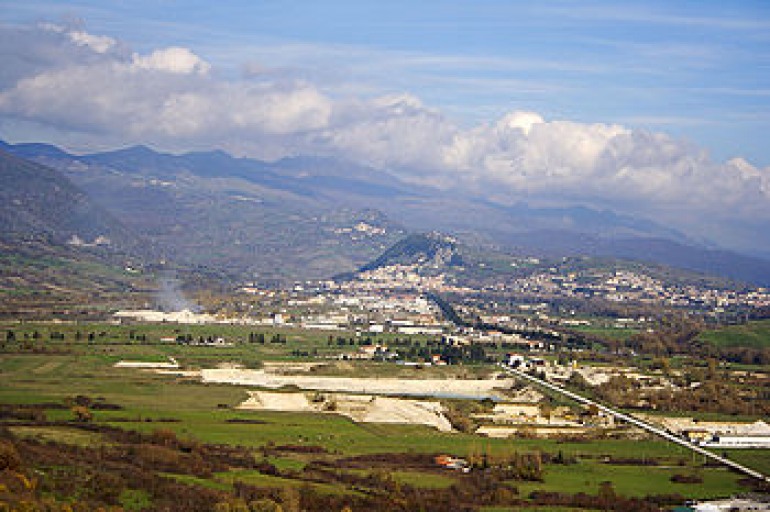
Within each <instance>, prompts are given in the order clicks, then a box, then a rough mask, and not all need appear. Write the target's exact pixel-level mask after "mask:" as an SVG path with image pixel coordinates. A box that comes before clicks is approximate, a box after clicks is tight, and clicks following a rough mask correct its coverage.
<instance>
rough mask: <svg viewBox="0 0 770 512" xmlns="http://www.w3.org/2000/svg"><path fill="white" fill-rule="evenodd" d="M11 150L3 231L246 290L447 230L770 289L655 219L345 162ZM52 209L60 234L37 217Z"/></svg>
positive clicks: (733, 261) (342, 266) (485, 242)
mask: <svg viewBox="0 0 770 512" xmlns="http://www.w3.org/2000/svg"><path fill="white" fill-rule="evenodd" d="M0 150H4V151H5V152H7V153H11V154H13V155H15V156H10V155H8V154H7V153H4V154H3V157H2V160H0V162H2V166H3V167H2V171H3V174H4V175H3V180H4V183H12V184H13V186H12V187H4V189H6V190H7V189H9V188H10V189H11V190H13V191H14V192H7V191H6V192H5V193H4V195H3V196H2V199H3V202H4V208H3V209H2V210H0V215H2V217H0V220H1V221H2V227H3V231H9V230H11V231H18V232H24V231H25V230H27V231H28V232H45V233H48V234H50V235H52V236H55V238H56V239H57V240H58V241H60V242H61V241H63V240H67V241H72V240H73V236H74V237H75V238H74V240H75V241H76V242H77V241H78V240H80V242H81V243H84V244H92V243H94V242H95V241H96V240H97V239H98V237H99V236H104V237H105V238H108V239H109V241H110V243H111V244H113V245H114V246H122V247H131V248H132V250H136V249H138V250H140V251H141V250H144V251H145V253H146V254H147V255H149V257H151V258H155V259H163V260H168V261H174V262H178V263H180V264H186V265H204V266H208V267H212V268H218V269H222V270H223V271H225V272H227V273H229V274H231V275H233V276H237V277H239V278H241V279H252V280H255V281H260V280H281V281H291V280H299V279H306V278H325V277H329V276H332V275H336V274H339V273H343V272H349V271H353V270H356V269H359V268H361V267H365V266H366V265H367V263H370V262H375V261H376V260H377V258H378V256H380V255H382V254H383V253H384V252H386V251H387V250H388V249H389V248H391V250H395V249H392V247H393V246H394V244H397V243H398V242H399V241H400V240H402V239H403V238H404V237H405V236H406V235H408V234H409V233H415V232H424V231H440V232H443V233H447V234H451V235H452V236H453V237H455V238H456V239H457V240H459V241H461V242H462V243H463V244H465V245H467V246H470V247H474V248H476V249H477V250H482V251H483V250H486V251H495V252H500V253H504V254H518V255H533V256H552V257H559V256H574V255H588V256H600V257H618V258H628V259H635V260H643V261H652V262H655V263H659V264H664V265H671V266H674V267H680V268H684V269H688V270H693V271H699V272H704V273H710V274H717V275H720V276H724V277H728V278H731V279H735V280H740V281H745V282H749V283H754V284H770V261H767V260H764V259H761V258H756V257H751V256H745V255H742V254H738V253H735V252H732V251H730V250H729V248H717V247H714V246H707V245H704V244H702V243H698V242H695V241H693V240H691V239H689V238H688V237H687V235H686V234H684V233H681V232H678V231H676V230H674V229H671V228H669V227H666V226H662V225H659V224H656V223H655V222H652V221H649V220H646V219H639V218H634V217H630V216H627V215H619V214H616V213H614V212H612V211H607V210H603V211H600V210H594V209H591V208H586V207H582V206H569V207H561V208H533V207H530V206H528V205H527V204H526V203H525V202H520V203H518V204H516V205H514V206H506V205H500V204H496V203H491V202H489V201H486V200H482V199H480V198H475V197H473V195H472V194H470V193H469V194H463V195H461V194H457V193H456V192H446V191H442V190H439V189H436V188H432V187H429V186H426V185H422V186H415V185H413V184H410V183H406V182H404V181H402V180H400V179H399V178H397V177H396V176H394V175H392V174H391V173H389V172H388V171H387V170H383V169H375V168H371V167H366V166H362V165H358V164H354V163H350V162H345V161H340V160H337V159H333V158H319V157H304V156H298V157H293V158H286V159H282V160H278V161H275V162H265V161H259V160H254V159H248V158H236V157H233V156H231V155H228V154H227V153H224V152H222V151H212V152H198V153H185V154H180V155H173V154H167V153H160V152H157V151H154V150H152V149H150V148H148V147H144V146H136V147H130V148H126V149H121V150H117V151H110V152H104V153H95V154H87V155H74V154H71V153H68V152H65V151H63V150H61V149H59V148H56V147H54V146H50V145H46V144H6V143H0ZM11 168H14V169H16V168H18V169H20V171H11V170H9V169H11ZM22 171H24V172H22ZM52 173H55V174H52ZM8 180H12V181H8ZM63 180H66V181H63ZM44 182H45V183H48V184H49V185H50V184H55V186H53V187H52V188H51V187H49V188H46V187H45V186H44V185H43V183H44ZM17 184H18V185H17ZM22 190H23V191H24V192H23V193H22V194H21V196H24V197H29V198H32V197H33V196H34V194H33V191H35V190H38V191H39V192H40V194H38V195H39V196H40V197H38V198H37V199H38V200H39V203H38V210H34V208H32V209H31V210H30V209H28V208H26V207H25V208H19V206H20V205H19V204H16V203H14V202H13V201H14V200H16V201H18V200H20V199H19V197H17V196H18V195H19V194H18V193H16V191H22ZM62 191H64V192H66V194H64V195H62V193H63V192H62ZM35 197H37V196H35ZM40 204H45V205H46V207H45V208H44V209H43V210H44V211H49V213H50V217H51V218H50V219H48V221H45V222H43V221H40V220H39V217H35V211H37V212H38V214H39V213H40V206H39V205H40ZM78 205H79V206H78ZM76 206H77V207H76ZM59 211H61V213H56V212H59ZM84 218H88V219H91V221H90V222H88V223H83V221H82V219H84ZM78 219H81V220H78ZM102 241H103V239H102Z"/></svg>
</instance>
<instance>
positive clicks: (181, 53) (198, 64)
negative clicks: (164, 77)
mask: <svg viewBox="0 0 770 512" xmlns="http://www.w3.org/2000/svg"><path fill="white" fill-rule="evenodd" d="M131 65H132V68H133V69H149V70H155V71H167V72H169V73H180V74H190V73H198V74H201V75H205V74H206V73H208V72H209V70H210V69H211V65H210V64H209V63H208V62H206V61H204V60H203V59H201V58H200V57H198V56H197V55H195V54H194V53H193V52H191V51H190V50H189V49H187V48H180V47H172V48H164V49H162V50H155V51H154V52H152V53H151V54H150V55H139V54H136V53H135V54H134V55H133V57H132V62H131Z"/></svg>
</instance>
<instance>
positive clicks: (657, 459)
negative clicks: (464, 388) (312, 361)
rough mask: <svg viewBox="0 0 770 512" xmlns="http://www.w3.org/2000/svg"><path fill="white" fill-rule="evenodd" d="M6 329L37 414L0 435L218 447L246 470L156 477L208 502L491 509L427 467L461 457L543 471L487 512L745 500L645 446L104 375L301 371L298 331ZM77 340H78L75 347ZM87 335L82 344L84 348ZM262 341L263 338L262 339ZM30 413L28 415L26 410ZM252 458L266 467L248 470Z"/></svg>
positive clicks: (662, 450)
mask: <svg viewBox="0 0 770 512" xmlns="http://www.w3.org/2000/svg"><path fill="white" fill-rule="evenodd" d="M9 329H11V330H13V331H14V333H15V337H16V339H15V340H14V341H12V342H9V341H7V340H6V343H5V344H4V348H3V350H4V352H0V376H1V382H2V383H1V384H0V404H5V405H4V406H3V407H5V408H6V409H7V408H9V407H16V409H19V410H33V409H34V410H36V411H42V414H43V415H44V418H42V419H41V418H40V417H38V418H37V419H36V420H35V421H18V419H13V418H10V419H9V418H6V419H3V420H2V421H3V422H4V423H5V424H6V427H8V430H7V431H6V433H5V434H3V435H12V436H13V437H14V438H15V439H23V440H28V441H30V442H33V441H34V440H39V441H41V442H44V443H49V444H50V443H53V444H54V445H56V444H57V443H58V444H60V445H62V446H73V447H77V448H78V449H81V450H86V449H89V447H90V449H92V448H93V447H95V446H100V445H104V446H122V445H121V444H120V443H124V442H125V441H116V440H115V436H117V435H118V434H116V432H120V431H135V432H138V433H141V434H143V435H145V436H147V437H146V438H145V439H147V440H149V441H147V440H146V441H142V442H143V443H145V444H142V445H138V446H145V445H146V444H147V443H152V442H155V441H152V439H154V437H153V436H157V435H158V432H166V433H167V434H165V435H172V436H175V438H177V439H179V440H183V441H179V444H180V446H181V445H184V444H185V443H193V445H195V446H197V445H196V444H195V443H202V444H203V445H204V448H201V449H202V450H204V451H205V450H209V451H212V453H217V452H216V450H217V449H216V448H214V447H216V446H228V447H232V448H231V449H232V450H236V451H237V450H240V451H243V452H245V453H249V454H251V455H249V458H250V459H251V462H248V463H243V462H241V463H239V464H232V463H231V464H230V466H229V469H228V468H227V467H218V468H215V469H216V471H212V472H210V473H207V472H198V473H195V472H187V473H186V472H182V471H181V470H179V469H177V470H174V471H165V472H164V473H163V474H161V475H160V476H161V477H163V478H167V479H170V480H169V482H176V483H177V484H180V485H181V484H183V485H186V486H191V487H192V488H194V489H200V491H199V492H201V493H203V492H210V493H218V494H216V495H217V496H220V498H221V499H225V497H227V496H231V495H232V494H237V492H241V491H238V489H241V488H242V485H246V486H248V488H249V489H252V488H253V489H294V490H295V492H297V493H299V494H302V492H305V493H306V494H307V495H311V494H312V495H313V496H315V498H314V499H316V500H319V499H322V498H319V496H327V497H330V498H328V499H334V500H342V501H344V500H348V501H344V502H345V503H348V504H353V503H359V502H360V503H364V502H366V500H384V499H390V498H387V497H388V496H390V494H382V495H381V494H380V493H378V492H377V489H380V488H387V489H390V488H393V489H401V491H399V492H405V493H407V494H406V497H405V498H404V499H407V500H409V499H414V500H417V499H424V498H425V497H426V496H432V498H431V499H438V498H436V497H437V496H442V494H437V493H444V494H443V495H447V496H448V495H450V494H451V495H452V496H454V495H457V496H460V497H462V499H466V500H471V501H470V503H475V504H476V505H478V506H481V505H482V504H484V503H486V502H487V501H485V500H489V499H492V498H487V497H483V498H482V497H481V494H479V493H480V492H481V491H479V490H478V489H479V488H480V487H479V486H480V484H479V482H478V481H477V480H476V479H480V478H490V477H488V476H483V475H486V473H483V472H478V473H476V472H471V473H470V474H467V475H466V474H462V473H460V472H457V471H449V470H443V469H440V468H437V467H436V466H435V465H434V464H433V463H432V457H433V456H434V455H437V454H451V455H454V456H460V457H465V458H468V459H469V460H473V459H474V458H475V459H479V460H481V459H482V458H483V459H484V460H488V461H490V462H489V463H490V464H493V465H494V461H502V460H519V459H518V458H520V457H522V456H525V455H526V456H527V457H529V456H532V457H536V458H537V460H538V461H542V468H543V469H542V476H541V478H542V481H533V480H527V479H523V480H522V479H521V477H515V476H512V474H508V473H505V472H499V479H498V480H495V484H494V485H495V486H497V487H495V488H496V489H497V491H495V493H496V494H495V493H493V495H494V496H497V498H494V499H497V500H498V501H497V502H495V503H498V504H500V505H504V504H505V503H510V504H514V503H515V504H517V506H525V505H526V506H531V507H536V506H537V505H538V503H537V502H536V501H531V500H530V498H529V496H530V495H531V494H532V493H533V492H535V491H548V492H561V493H588V494H591V495H595V494H596V493H597V492H598V489H599V486H600V484H601V483H602V482H611V483H612V486H613V488H614V491H615V492H616V493H617V494H618V495H620V496H625V497H629V498H633V497H636V498H639V497H645V496H650V495H660V494H678V495H681V496H682V497H686V498H700V497H722V496H729V495H731V494H734V493H736V492H740V491H742V490H745V488H744V487H742V486H741V484H740V482H739V481H740V480H741V478H740V476H739V475H736V474H733V473H730V472H728V471H725V470H723V469H721V468H712V467H701V463H702V461H700V460H697V459H694V458H693V457H692V456H691V455H690V454H689V452H687V451H685V450H684V449H683V448H680V447H676V446H672V445H670V444H667V443H664V442H661V441H657V440H650V439H645V440H623V439H602V440H593V441H571V442H567V441H557V440H538V439H527V438H516V439H509V440H506V439H487V438H482V437H478V436H474V435H470V434H461V433H440V432H438V431H436V430H434V429H431V428H428V427H424V426H416V425H393V424H363V423H362V424H357V423H354V422H352V421H351V420H349V419H347V418H344V417H342V416H338V415H334V414H308V413H287V412H270V411H239V410H234V409H233V407H234V406H236V405H238V404H239V403H240V402H242V401H243V400H244V399H246V398H247V392H246V391H247V388H242V387H238V386H229V385H213V384H201V383H199V382H197V381H196V380H195V379H191V378H188V377H178V376H169V375H158V374H154V373H150V372H146V371H141V370H136V369H129V368H114V367H113V365H114V363H115V362H117V361H119V360H123V359H131V360H144V361H165V360H166V358H167V357H168V356H172V357H175V358H176V359H177V360H178V361H179V362H180V363H181V364H182V365H183V366H186V367H193V368H200V367H210V366H213V365H216V364H221V363H224V362H228V363H235V362H238V363H242V364H245V365H246V366H249V367H258V366H260V365H261V364H263V363H264V361H266V360H284V361H286V360H302V358H296V357H293V356H292V351H295V350H303V351H307V350H314V349H317V350H319V351H325V350H329V348H330V347H329V346H328V340H327V338H326V337H325V335H321V336H319V335H317V334H312V333H303V332H300V331H297V332H291V333H289V335H288V336H287V338H288V339H287V341H286V343H273V344H271V343H269V342H267V343H265V344H264V345H262V344H259V343H256V344H254V343H248V336H249V329H247V328H244V327H232V326H207V327H203V326H200V327H197V326H196V327H184V328H178V327H175V326H169V325H135V326H114V325H80V326H76V325H67V324H58V325H57V324H24V325H21V324H8V325H5V326H3V331H0V332H5V331H7V330H9ZM176 329H178V330H179V331H180V332H183V333H184V334H187V333H190V334H192V335H193V336H196V337H197V336H204V337H205V336H209V335H211V336H213V335H224V336H229V337H232V339H237V340H241V341H242V342H241V343H237V344H235V345H234V346H232V347H202V346H186V345H179V344H176V343H161V342H159V341H157V340H159V339H160V337H162V336H169V335H172V334H174V333H175V330H176ZM78 331H80V332H81V336H80V339H75V336H76V334H75V333H76V332H78ZM35 332H37V335H36V336H35V337H33V333H35ZM52 332H54V333H59V334H63V335H64V340H61V339H58V338H57V339H54V340H51V339H50V337H51V333H52ZM281 332H282V333H283V334H286V331H281ZM89 333H94V337H93V339H92V340H90V341H89V340H88V334H89ZM265 333H266V335H267V338H268V339H269V338H270V336H272V335H273V334H274V332H273V331H265ZM25 334H26V335H27V336H26V338H27V339H26V340H25ZM55 337H56V336H55ZM350 364H352V363H350ZM393 368H394V367H393V365H392V364H388V363H366V364H365V365H364V366H362V369H361V372H362V373H365V374H370V375H371V374H381V375H384V374H387V373H388V372H389V371H390V372H392V371H393ZM460 368H461V367H455V368H447V369H446V370H445V371H447V372H449V375H455V376H456V375H458V372H460V371H462V372H470V374H471V375H473V374H476V373H483V372H482V369H481V368H476V369H474V368H473V367H470V368H467V369H460ZM335 371H340V370H339V369H337V370H335ZM402 371H404V372H407V373H405V374H404V375H403V376H404V377H408V371H411V372H414V373H415V374H419V375H420V376H424V375H425V374H424V373H423V372H425V371H427V372H429V373H430V374H431V375H433V376H438V372H440V371H442V369H439V368H431V369H428V368H426V369H424V370H420V371H418V370H408V371H407V370H402ZM78 396H80V397H81V399H80V400H81V401H82V397H87V404H89V407H90V410H89V411H88V412H89V414H90V415H91V417H90V418H89V421H87V422H86V423H83V422H77V421H74V420H75V419H76V417H77V416H76V407H73V406H76V404H78V403H79V402H78V400H79V399H78V398H76V397H78ZM34 404H40V405H39V406H38V407H36V408H35V407H32V408H30V406H32V405H34ZM98 404H101V405H98ZM86 427H88V428H86ZM100 429H107V430H104V431H103V432H102V430H100ZM110 429H113V430H110ZM114 429H119V430H114ZM118 437H119V436H118ZM34 442H36V441H34ZM174 443H177V441H174ZM132 446H133V445H132ZM164 446H165V445H164ZM206 447H210V448H206ZM62 449H64V448H62ZM73 449H75V448H73ZM137 449H139V448H132V450H137ZM164 449H165V448H164ZM158 450H160V448H158ZM238 453H241V452H238ZM212 457H213V459H212V460H214V459H216V457H214V456H212ZM731 457H734V458H735V459H736V460H742V461H745V462H746V463H747V464H749V465H753V466H754V467H757V469H760V470H764V471H767V470H768V469H770V468H767V461H768V460H770V457H768V454H767V451H757V450H753V451H741V452H740V453H738V451H735V452H734V453H731ZM228 460H229V459H228ZM239 460H240V459H239ZM260 460H261V461H263V463H266V465H265V464H263V466H260V467H252V465H253V464H256V462H255V461H257V462H258V461H260ZM526 460H529V459H526ZM532 460H534V459H532ZM554 460H566V461H568V462H567V463H556V462H554ZM618 461H619V462H618ZM537 464H538V465H539V464H540V462H538V463H537ZM640 464H644V465H640ZM647 464H654V465H653V466H650V465H647ZM264 467H268V468H270V467H272V468H273V469H269V470H265V469H264ZM494 474H497V473H494ZM674 474H697V475H699V477H700V478H702V482H700V483H690V484H681V483H673V482H672V481H671V477H672V476H673V475H674ZM506 475H507V476H506ZM496 478H497V477H496ZM168 485H171V484H168ZM489 485H492V484H489ZM308 486H309V490H307V489H306V488H308ZM466 488H467V489H475V490H474V491H473V492H475V493H476V494H472V493H471V494H463V492H465V491H463V489H466ZM303 489H304V491H303ZM404 489H406V490H404ZM409 489H411V490H409ZM128 490H129V491H132V492H133V491H140V490H139V489H128ZM300 491H302V492H300ZM407 491H408V492H407ZM126 492H128V491H126ZM196 492H197V491H196ZM254 492H257V491H254ZM260 492H261V491H260ZM265 492H267V491H265ZM287 492H288V491H287ZM468 492H469V493H470V492H471V491H468ZM490 492H491V491H490ZM143 493H144V494H143ZM148 493H149V491H141V492H139V494H136V492H134V493H133V494H132V493H131V492H128V494H125V493H123V494H121V495H120V496H122V498H121V500H122V501H121V503H123V504H124V506H126V503H129V502H131V503H133V502H132V501H131V500H134V501H136V502H137V503H139V505H131V506H133V507H134V508H133V510H141V509H142V507H145V508H147V509H151V508H152V507H151V505H148V503H155V505H157V503H158V502H157V499H158V498H157V497H156V498H154V499H155V500H156V501H155V502H153V498H152V496H150V494H148ZM313 493H315V494H313ZM409 493H412V494H409ZM458 493H459V494H458ZM474 496H475V497H474ZM484 496H486V495H484ZM129 498H131V499H129ZM116 499H117V498H116ZM227 499H229V498H227ZM323 499H326V498H323ZM453 499H460V498H453ZM276 500H278V498H276ZM287 500H288V498H287ZM356 500H359V501H356ZM506 500H507V501H506ZM279 501H280V500H279ZM342 501H340V503H342ZM286 503H288V501H287V502H286ZM335 503H337V502H335ZM366 503H369V502H366ZM377 503H379V502H377ZM372 506H374V505H372ZM148 507H149V508H148ZM504 509H505V508H502V509H501V510H504ZM437 510H440V509H437ZM489 510H492V509H489ZM542 510H548V508H542Z"/></svg>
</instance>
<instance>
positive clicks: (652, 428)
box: [500, 363, 770, 482]
mask: <svg viewBox="0 0 770 512" xmlns="http://www.w3.org/2000/svg"><path fill="white" fill-rule="evenodd" d="M500 367H501V368H502V369H503V370H505V371H506V372H508V373H511V374H513V375H515V376H517V377H521V378H522V379H526V380H529V381H531V382H533V383H535V384H537V385H538V386H543V387H545V388H547V389H550V390H551V391H555V392H557V393H560V394H562V395H564V396H567V397H569V398H571V399H572V400H575V401H576V402H580V403H582V404H585V405H593V406H595V407H597V408H598V409H599V410H600V411H603V412H605V413H607V414H610V415H612V416H614V417H615V418H617V419H619V420H622V421H625V422H627V423H631V424H632V425H636V426H637V427H639V428H642V429H644V430H646V431H647V432H650V433H652V434H655V435H657V436H660V437H662V438H664V439H666V440H667V441H671V442H672V443H676V444H678V445H681V446H684V447H685V448H687V449H689V450H692V451H694V452H696V453H699V454H701V455H704V456H706V457H708V458H710V459H713V460H715V461H717V462H719V463H721V464H724V465H725V466H728V467H730V468H731V469H734V470H736V471H739V472H741V473H744V474H746V475H749V476H751V477H753V478H758V479H760V480H764V481H766V482H770V477H768V476H766V475H763V474H762V473H760V472H759V471H756V470H754V469H751V468H747V467H746V466H743V465H741V464H738V463H737V462H734V461H732V460H730V459H726V458H724V457H720V456H719V455H717V454H715V453H712V452H710V451H708V450H706V449H704V448H702V447H700V446H697V445H694V444H692V443H690V442H688V441H686V440H684V439H682V438H681V437H678V436H675V435H674V434H671V433H670V432H666V431H665V430H662V429H660V428H658V427H655V426H654V425H651V424H649V423H647V422H644V421H641V420H639V419H637V418H634V417H633V416H629V415H628V414H625V413H622V412H620V411H616V410H614V409H610V408H609V407H607V406H606V405H602V404H600V403H598V402H595V401H593V400H590V399H588V398H585V397H583V396H580V395H578V394H577V393H573V392H572V391H569V390H567V389H564V388H562V387H560V386H557V385H555V384H551V383H550V382H546V381H544V380H542V379H538V378H537V377H533V376H532V375H528V374H526V373H524V372H522V371H521V370H517V369H515V368H511V367H510V366H507V365H505V364H502V363H501V364H500Z"/></svg>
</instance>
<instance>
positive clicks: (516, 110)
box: [0, 0, 770, 254]
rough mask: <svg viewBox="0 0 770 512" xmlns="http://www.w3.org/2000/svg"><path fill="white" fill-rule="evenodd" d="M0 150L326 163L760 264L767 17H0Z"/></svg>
mask: <svg viewBox="0 0 770 512" xmlns="http://www.w3.org/2000/svg"><path fill="white" fill-rule="evenodd" d="M0 56H2V62H3V66H2V68H0V138H3V139H4V140H7V141H11V142H20V141H43V142H51V143H55V144H57V145H60V146H62V147H64V148H66V149H69V150H72V151H80V152H88V151H98V150H105V149H111V148H115V147H123V146H127V145H131V144H147V145H149V146H152V147H154V148H156V149H160V150H168V151H175V152H182V151H188V150H200V149H213V148H218V149H224V150H226V151H228V152H231V153H233V154H235V155H239V156H252V157H256V158H263V159H276V158H280V157H283V156H287V155H296V154H322V155H332V156H339V157H343V158H346V159H350V160H354V161H358V162H361V163H366V164H369V165H373V166H377V167H383V168H387V169H389V170H391V171H392V172H394V173H395V174H397V175H399V176H400V177H402V178H403V179H405V180H407V181H413V182H415V183H426V184H431V185H434V186H439V187H443V188H446V189H452V188H453V187H455V188H461V189H462V190H463V191H466V192H471V193H474V194H477V195H480V196H483V197H486V198H488V199H491V200H495V201H498V202H503V203H515V202H518V201H522V200H524V201H526V202H529V203H533V204H544V205H547V204H549V203H552V204H567V203H569V204H580V205H586V206H591V207H596V208H609V209H613V210H616V211H619V212H621V213H628V214H633V215H638V216H643V217H646V218H651V219H653V220H656V221H658V222H663V223H669V224H671V225H674V226H676V227H679V228H682V229H686V230H688V232H692V233H694V234H695V235H696V236H698V237H702V238H703V239H710V240H716V241H718V242H720V243H722V244H723V245H735V246H736V247H741V248H742V249H746V250H754V252H767V254H770V235H764V237H765V238H764V239H763V238H762V236H759V235H758V233H759V232H761V231H762V230H763V227H764V226H766V225H768V223H769V222H770V144H768V143H767V140H768V137H767V134H768V133H770V2H766V1H764V0H763V1H740V0H736V1H731V2H723V1H708V0H702V1H692V2H690V1H678V2H670V1H621V2H618V1H590V0H588V1H549V2H546V1H544V2H523V1H522V2H516V1H451V0H447V1H430V0H428V1H421V2H413V1H409V2H406V1H401V0H392V1H388V2H375V1H364V0H359V1H306V2H291V1H280V2H279V1H269V0H265V1H258V0H241V1H229V2H211V1H184V2H181V1H173V0H154V1H149V0H132V1H128V0H125V1H104V0H101V1H71V2H66V1H50V0H25V1H23V2H21V1H15V0H10V1H5V0H0Z"/></svg>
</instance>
